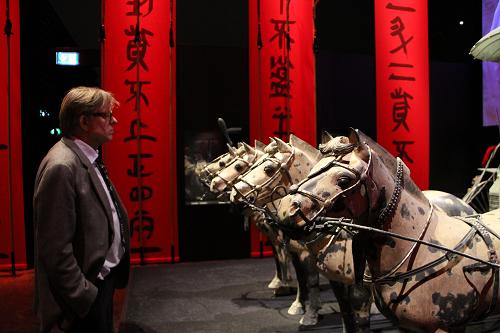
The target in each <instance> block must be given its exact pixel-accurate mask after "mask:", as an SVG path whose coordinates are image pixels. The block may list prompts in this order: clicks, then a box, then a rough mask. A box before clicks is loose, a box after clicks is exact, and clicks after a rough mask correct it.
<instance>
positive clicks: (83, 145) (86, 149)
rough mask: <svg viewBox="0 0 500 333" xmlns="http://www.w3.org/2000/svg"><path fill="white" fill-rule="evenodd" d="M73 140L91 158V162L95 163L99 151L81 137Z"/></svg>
mask: <svg viewBox="0 0 500 333" xmlns="http://www.w3.org/2000/svg"><path fill="white" fill-rule="evenodd" d="M73 141H74V142H75V144H76V145H77V146H78V148H80V150H81V151H82V152H83V154H84V155H85V156H86V157H87V158H88V159H89V161H90V163H92V164H94V162H95V160H96V159H97V158H98V157H99V153H98V152H97V151H96V150H95V149H94V148H92V147H91V146H89V145H88V144H87V143H85V142H84V141H82V140H80V139H77V138H74V139H73Z"/></svg>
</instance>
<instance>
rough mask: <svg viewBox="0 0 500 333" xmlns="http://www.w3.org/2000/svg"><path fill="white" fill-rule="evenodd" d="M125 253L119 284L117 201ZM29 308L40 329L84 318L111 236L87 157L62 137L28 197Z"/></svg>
mask: <svg viewBox="0 0 500 333" xmlns="http://www.w3.org/2000/svg"><path fill="white" fill-rule="evenodd" d="M119 206H120V207H117V209H119V210H120V211H121V213H122V214H121V215H122V216H123V221H121V223H123V224H124V228H125V232H124V239H125V244H126V250H125V255H124V257H123V258H122V260H121V262H120V264H119V265H118V266H117V267H116V272H117V275H116V277H117V281H118V284H117V287H119V288H120V287H125V286H126V284H127V281H128V272H129V267H130V254H129V253H130V251H129V242H130V240H129V230H128V220H127V213H126V210H125V208H124V206H123V204H122V203H121V201H120V203H119ZM33 214H34V226H35V304H34V305H35V311H36V313H37V315H38V318H39V319H40V331H41V332H49V331H51V330H52V329H53V328H55V327H57V326H58V324H59V325H63V326H66V325H69V324H70V323H71V322H72V321H73V320H74V319H75V318H76V317H80V318H81V317H84V316H85V315H86V314H87V313H88V311H89V309H90V307H91V305H92V303H93V302H94V300H95V298H96V296H97V288H96V287H95V285H94V283H95V281H96V279H97V275H98V274H99V271H100V269H101V267H102V265H103V264H104V259H105V257H106V253H107V251H108V249H109V247H110V245H111V241H112V237H113V232H112V230H113V222H112V221H113V220H112V213H111V207H110V205H109V201H108V197H107V196H106V192H105V190H104V188H103V186H102V184H101V182H100V180H99V178H98V176H97V174H96V171H95V169H94V167H93V166H92V164H91V163H90V161H89V160H88V158H87V157H86V156H85V155H84V154H83V152H82V151H81V150H80V149H79V148H78V146H77V145H76V144H75V143H74V142H73V141H72V140H70V139H67V138H63V139H61V140H60V141H59V142H57V143H56V144H55V145H54V146H53V147H52V148H51V149H50V151H49V152H48V153H47V155H46V156H45V158H44V159H43V161H42V163H41V164H40V167H39V169H38V173H37V177H36V181H35V192H34V198H33Z"/></svg>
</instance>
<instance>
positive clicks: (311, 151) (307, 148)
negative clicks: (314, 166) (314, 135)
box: [290, 134, 321, 160]
mask: <svg viewBox="0 0 500 333" xmlns="http://www.w3.org/2000/svg"><path fill="white" fill-rule="evenodd" d="M290 144H291V145H292V146H293V147H297V148H299V149H300V150H302V152H303V153H304V154H306V155H307V156H309V158H310V159H313V160H318V159H319V157H320V156H321V153H320V152H319V150H318V149H316V148H315V147H313V146H311V145H310V144H309V143H308V142H306V141H304V140H302V139H301V138H299V137H297V136H295V135H293V134H290Z"/></svg>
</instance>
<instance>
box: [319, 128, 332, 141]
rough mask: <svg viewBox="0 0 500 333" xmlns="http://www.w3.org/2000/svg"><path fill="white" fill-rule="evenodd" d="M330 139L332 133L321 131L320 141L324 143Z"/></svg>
mask: <svg viewBox="0 0 500 333" xmlns="http://www.w3.org/2000/svg"><path fill="white" fill-rule="evenodd" d="M330 140H333V135H331V134H330V133H328V132H327V131H323V132H322V133H321V143H322V144H325V143H328V142H329V141H330Z"/></svg>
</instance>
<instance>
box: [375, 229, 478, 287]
mask: <svg viewBox="0 0 500 333" xmlns="http://www.w3.org/2000/svg"><path fill="white" fill-rule="evenodd" d="M475 233H476V230H475V229H472V228H471V229H470V230H469V232H467V234H466V235H465V236H464V237H463V238H462V239H461V240H460V242H459V243H458V244H457V245H456V246H455V247H454V248H453V250H454V251H455V252H446V253H445V254H444V255H442V256H441V257H439V258H437V259H435V260H433V261H431V262H429V263H427V264H425V265H423V266H420V267H418V268H415V269H412V270H411V271H407V272H404V273H396V274H395V275H393V276H388V277H385V278H381V279H376V280H375V281H374V283H376V284H393V283H395V282H398V281H401V280H406V279H409V278H411V277H413V276H415V275H417V274H419V273H422V272H425V271H426V270H428V269H430V268H432V267H434V266H437V265H439V264H441V263H443V262H445V261H451V260H453V259H454V258H456V257H457V256H458V254H457V253H456V252H457V251H459V250H460V249H461V248H463V247H464V246H466V245H467V243H468V242H469V241H470V240H471V238H472V237H473V236H474V234H475Z"/></svg>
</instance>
